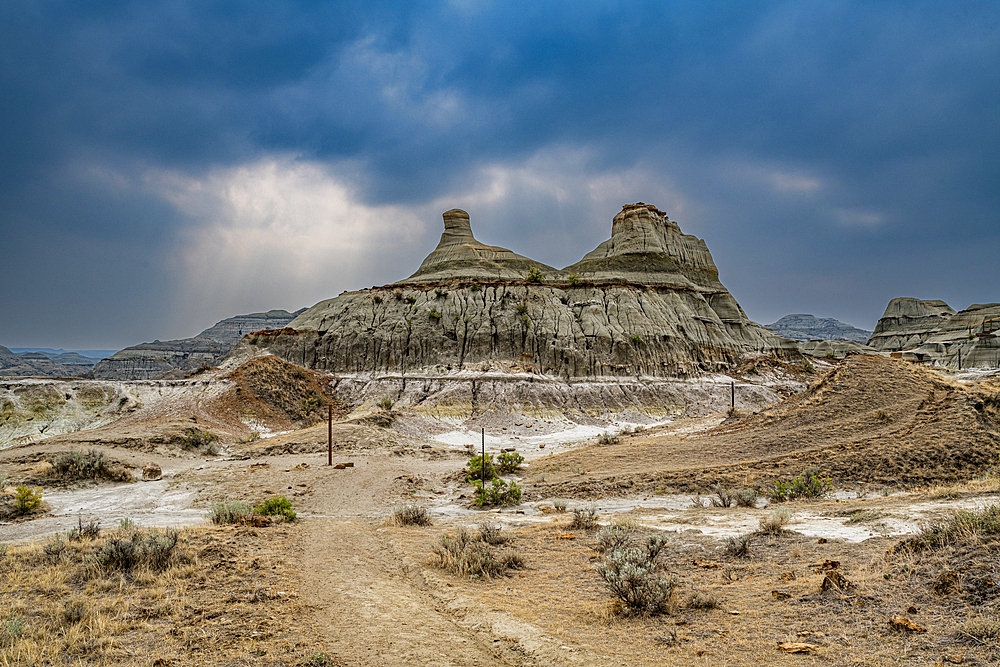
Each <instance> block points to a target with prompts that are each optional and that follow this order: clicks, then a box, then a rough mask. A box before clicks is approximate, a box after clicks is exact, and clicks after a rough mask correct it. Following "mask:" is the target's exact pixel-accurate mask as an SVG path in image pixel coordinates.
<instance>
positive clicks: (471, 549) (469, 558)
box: [434, 528, 524, 578]
mask: <svg viewBox="0 0 1000 667" xmlns="http://www.w3.org/2000/svg"><path fill="white" fill-rule="evenodd" d="M434 553H435V554H436V555H437V557H438V559H439V563H438V564H439V565H440V566H441V567H442V568H444V569H446V570H449V571H450V572H453V573H455V574H458V575H462V576H467V577H474V578H475V577H496V576H500V575H501V574H504V573H505V572H506V571H507V570H508V569H514V568H519V567H524V557H523V556H521V555H520V554H519V553H517V552H516V551H513V550H510V549H506V550H504V552H503V553H501V554H500V556H499V557H498V556H497V555H496V554H494V553H493V550H492V549H490V547H489V545H488V544H486V543H485V542H483V541H482V540H480V539H477V537H475V536H474V535H473V534H472V533H470V532H469V531H468V530H466V529H465V528H460V529H459V530H458V533H457V534H455V535H442V536H441V537H440V539H439V540H438V543H437V544H436V545H435V546H434Z"/></svg>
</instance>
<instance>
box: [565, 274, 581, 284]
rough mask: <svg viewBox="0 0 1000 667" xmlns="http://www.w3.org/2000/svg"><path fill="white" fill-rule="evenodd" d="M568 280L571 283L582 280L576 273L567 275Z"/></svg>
mask: <svg viewBox="0 0 1000 667" xmlns="http://www.w3.org/2000/svg"><path fill="white" fill-rule="evenodd" d="M566 280H568V281H569V284H570V285H575V284H577V283H578V282H580V276H579V275H577V274H576V273H571V274H569V275H568V276H566Z"/></svg>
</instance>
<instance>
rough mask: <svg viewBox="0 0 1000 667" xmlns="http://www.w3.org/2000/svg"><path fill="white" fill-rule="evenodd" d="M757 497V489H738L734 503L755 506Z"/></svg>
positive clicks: (741, 505)
mask: <svg viewBox="0 0 1000 667" xmlns="http://www.w3.org/2000/svg"><path fill="white" fill-rule="evenodd" d="M759 497H760V494H759V493H758V492H757V489H740V490H739V491H737V492H736V496H735V498H736V505H737V506H738V507H756V506H757V498H759Z"/></svg>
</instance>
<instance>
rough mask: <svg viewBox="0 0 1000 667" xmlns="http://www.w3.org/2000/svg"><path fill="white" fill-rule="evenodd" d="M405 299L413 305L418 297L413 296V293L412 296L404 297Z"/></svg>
mask: <svg viewBox="0 0 1000 667" xmlns="http://www.w3.org/2000/svg"><path fill="white" fill-rule="evenodd" d="M403 301H405V302H406V303H408V304H410V305H411V306H412V305H413V304H415V303H416V302H417V297H415V296H412V295H411V296H407V297H406V298H405V299H403Z"/></svg>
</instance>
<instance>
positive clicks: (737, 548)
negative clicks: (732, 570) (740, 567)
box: [726, 533, 753, 558]
mask: <svg viewBox="0 0 1000 667" xmlns="http://www.w3.org/2000/svg"><path fill="white" fill-rule="evenodd" d="M752 547H753V543H752V542H751V535H750V533H747V534H746V535H736V536H735V537H727V538H726V555H727V556H730V557H732V558H750V556H751V555H752V554H753V549H752Z"/></svg>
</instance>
